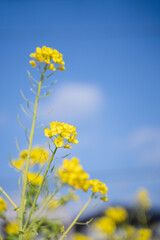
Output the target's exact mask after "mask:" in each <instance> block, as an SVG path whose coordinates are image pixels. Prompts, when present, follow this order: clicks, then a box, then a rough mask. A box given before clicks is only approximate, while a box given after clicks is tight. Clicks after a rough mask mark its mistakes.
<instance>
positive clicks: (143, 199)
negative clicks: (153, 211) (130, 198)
mask: <svg viewBox="0 0 160 240" xmlns="http://www.w3.org/2000/svg"><path fill="white" fill-rule="evenodd" d="M137 200H138V202H139V204H140V205H141V207H142V208H143V209H144V210H146V211H147V210H149V209H150V208H151V200H150V198H149V194H148V192H147V190H146V189H144V188H143V189H141V190H139V191H138V193H137Z"/></svg>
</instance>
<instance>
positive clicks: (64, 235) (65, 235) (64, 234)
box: [59, 195, 93, 240]
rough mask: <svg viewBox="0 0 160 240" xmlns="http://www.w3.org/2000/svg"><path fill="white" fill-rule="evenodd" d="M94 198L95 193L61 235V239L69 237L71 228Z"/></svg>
mask: <svg viewBox="0 0 160 240" xmlns="http://www.w3.org/2000/svg"><path fill="white" fill-rule="evenodd" d="M92 199H93V195H92V196H91V197H90V198H89V200H88V201H87V202H86V204H85V205H84V207H83V208H82V210H81V211H80V212H79V214H78V215H77V216H76V217H75V219H74V220H73V222H72V223H71V225H70V226H69V227H68V228H67V230H66V231H65V232H64V233H63V235H62V236H61V238H60V239H59V240H62V239H63V238H65V237H67V234H68V232H69V231H70V230H71V228H72V227H73V226H74V225H75V224H76V222H77V220H78V219H79V217H80V216H81V215H82V213H83V212H84V211H85V209H86V208H87V207H88V205H89V203H90V202H91V201H92Z"/></svg>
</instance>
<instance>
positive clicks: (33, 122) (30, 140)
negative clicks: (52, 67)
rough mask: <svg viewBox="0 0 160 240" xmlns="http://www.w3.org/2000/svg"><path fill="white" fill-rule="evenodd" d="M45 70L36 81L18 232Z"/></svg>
mask: <svg viewBox="0 0 160 240" xmlns="http://www.w3.org/2000/svg"><path fill="white" fill-rule="evenodd" d="M45 71H46V66H45V68H44V70H43V73H42V75H41V79H40V82H39V83H38V89H37V96H36V101H35V106H34V113H33V121H32V128H31V133H30V137H29V147H28V155H27V159H26V168H25V171H24V176H23V190H22V197H21V206H20V209H19V231H20V233H21V232H22V229H23V215H24V211H25V204H26V187H27V174H28V168H29V159H30V155H31V148H32V142H33V135H34V130H35V123H36V116H37V107H38V101H39V95H40V90H41V85H42V82H43V79H44V73H45ZM19 239H20V240H22V239H23V236H22V234H20V238H19Z"/></svg>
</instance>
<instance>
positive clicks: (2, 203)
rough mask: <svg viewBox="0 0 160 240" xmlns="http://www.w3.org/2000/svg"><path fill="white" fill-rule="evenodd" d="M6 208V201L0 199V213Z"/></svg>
mask: <svg viewBox="0 0 160 240" xmlns="http://www.w3.org/2000/svg"><path fill="white" fill-rule="evenodd" d="M6 208H7V203H6V201H5V200H4V199H3V198H1V197H0V212H4V211H5V210H6Z"/></svg>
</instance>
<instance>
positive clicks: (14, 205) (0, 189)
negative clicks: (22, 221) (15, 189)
mask: <svg viewBox="0 0 160 240" xmlns="http://www.w3.org/2000/svg"><path fill="white" fill-rule="evenodd" d="M0 191H1V192H2V193H3V194H4V195H5V196H6V198H7V199H8V200H9V201H10V203H11V204H12V205H13V207H14V208H18V207H17V205H16V204H15V203H14V202H13V201H12V199H11V198H10V197H9V196H8V194H7V193H6V192H5V191H4V190H3V189H2V188H1V187H0Z"/></svg>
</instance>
